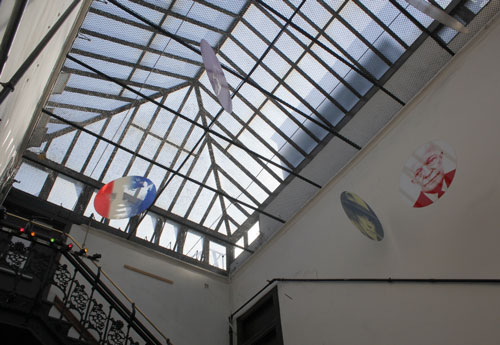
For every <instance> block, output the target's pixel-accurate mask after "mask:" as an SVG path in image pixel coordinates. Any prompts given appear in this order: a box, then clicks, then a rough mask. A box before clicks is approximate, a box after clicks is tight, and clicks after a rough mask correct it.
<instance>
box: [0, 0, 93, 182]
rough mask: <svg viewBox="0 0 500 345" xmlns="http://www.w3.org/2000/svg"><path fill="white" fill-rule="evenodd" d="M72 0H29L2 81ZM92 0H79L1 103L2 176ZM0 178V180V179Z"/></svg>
mask: <svg viewBox="0 0 500 345" xmlns="http://www.w3.org/2000/svg"><path fill="white" fill-rule="evenodd" d="M71 3H72V0H50V1H47V0H30V1H29V2H28V4H27V6H26V8H25V11H24V13H23V17H22V19H21V22H20V24H19V27H18V31H17V32H16V36H15V38H14V41H13V43H12V46H11V49H10V53H9V58H8V60H7V62H6V64H5V66H4V69H3V71H2V75H1V76H0V81H1V82H7V81H9V80H10V78H11V77H12V76H13V75H14V73H15V72H16V71H17V70H18V68H19V67H20V66H21V64H22V63H23V62H24V61H25V60H26V58H27V57H28V56H29V55H30V54H31V52H32V51H33V50H34V49H35V47H36V46H37V45H38V43H39V42H40V41H41V40H42V39H43V37H44V36H45V35H46V33H47V32H48V31H49V30H50V28H51V27H52V26H53V25H54V24H55V22H56V21H57V19H58V18H59V17H60V16H61V15H62V14H63V12H64V11H65V10H66V8H68V7H69V5H70V4H71ZM88 3H89V1H80V3H79V4H78V5H77V6H76V8H75V9H74V10H73V12H72V13H71V14H70V16H69V17H68V18H67V19H66V21H65V22H64V24H63V25H62V26H61V27H60V28H59V30H58V31H57V33H56V34H55V35H54V37H52V39H51V40H50V42H49V43H48V44H47V46H46V47H45V49H44V50H43V51H42V53H41V54H40V55H39V56H38V58H37V59H36V60H35V62H34V63H33V64H32V65H31V67H30V68H29V69H28V71H26V73H25V74H24V76H23V78H22V79H21V80H20V81H19V83H18V84H17V86H16V87H15V90H14V92H11V93H10V94H9V96H7V98H6V100H5V101H4V102H3V103H2V104H1V105H0V118H1V120H2V122H1V124H2V125H1V126H0V138H1V140H0V176H2V175H3V174H4V172H5V169H6V168H7V167H9V168H11V166H9V162H11V161H12V160H13V159H15V158H16V157H17V155H18V154H19V153H20V152H21V151H22V149H21V145H22V144H23V141H24V140H26V139H27V137H26V135H27V134H29V128H30V124H31V122H32V119H33V118H34V116H35V115H36V114H35V109H36V107H37V105H38V102H39V100H40V98H41V97H42V94H43V92H44V90H45V88H46V86H47V84H48V82H49V81H50V76H51V74H52V72H53V70H54V68H55V67H56V65H57V63H58V60H59V56H60V55H61V51H62V49H63V46H64V45H65V43H66V41H67V39H68V37H69V34H70V32H71V30H72V28H73V25H74V24H75V21H76V19H77V16H78V14H79V11H80V10H81V9H82V7H84V6H86V5H88ZM0 180H1V179H0Z"/></svg>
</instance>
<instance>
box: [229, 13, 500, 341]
mask: <svg viewBox="0 0 500 345" xmlns="http://www.w3.org/2000/svg"><path fill="white" fill-rule="evenodd" d="M498 37H500V19H499V18H498V16H497V18H496V19H495V20H494V21H493V22H492V23H491V24H490V25H489V26H487V27H486V29H485V30H484V31H483V32H482V33H480V34H479V35H478V36H477V37H475V38H474V39H473V40H472V42H471V44H469V45H468V46H467V47H466V48H464V50H463V51H461V52H460V53H459V54H457V55H456V56H455V58H454V59H453V60H452V62H451V63H450V64H449V65H447V67H446V68H445V69H444V70H442V71H441V73H440V74H439V75H438V77H437V78H435V79H434V80H433V81H432V82H431V83H430V84H429V85H428V86H427V87H426V88H425V89H424V91H423V92H422V93H420V94H419V95H418V96H417V97H415V98H414V99H413V100H412V102H410V103H409V104H408V105H407V106H406V107H405V109H403V111H402V112H401V113H400V114H399V115H398V117H397V118H396V119H395V121H394V122H392V123H391V124H390V125H389V126H388V127H387V128H386V129H385V130H384V131H383V132H382V133H380V135H379V136H377V138H376V139H374V140H373V141H372V142H371V143H370V144H369V145H368V146H366V147H365V148H364V150H363V151H362V152H361V153H360V154H359V155H358V157H357V158H356V159H355V160H353V161H352V162H351V163H350V164H349V165H348V166H347V167H346V168H345V169H344V170H343V171H342V172H341V173H340V174H339V175H338V176H337V177H336V178H334V179H333V180H332V181H331V182H330V183H329V184H328V185H327V186H325V187H324V188H323V189H322V191H321V192H320V193H319V194H318V195H317V196H316V197H315V198H314V199H313V200H312V201H311V202H310V203H309V204H308V206H307V207H306V208H304V209H303V210H302V211H301V212H300V213H299V214H298V215H297V216H296V217H295V218H294V219H292V221H290V222H289V223H288V224H287V225H285V227H284V229H283V230H282V231H281V232H280V233H279V234H278V235H277V236H275V237H274V238H273V239H272V240H271V241H270V242H269V243H268V244H267V245H265V246H264V247H263V248H261V249H260V250H259V251H258V252H257V253H256V254H254V255H253V257H251V258H250V259H249V261H248V262H247V263H246V264H245V265H244V266H243V267H242V268H241V269H240V270H238V271H237V272H236V273H235V274H234V276H233V277H232V287H231V291H232V304H233V309H235V308H237V307H238V306H239V305H241V304H242V303H243V302H244V301H245V300H246V299H247V298H249V297H250V296H252V295H253V294H254V293H255V292H257V291H258V290H259V289H260V288H261V287H262V286H264V285H265V283H266V280H268V279H272V278H276V277H282V278H317V277H320V278H321V277H323V278H325V277H331V278H344V277H345V278H387V277H392V278H496V277H498V272H499V268H498V262H499V261H500V251H499V250H498V243H500V231H499V228H498V221H497V214H498V200H499V199H500V181H499V176H500V153H499V152H498V147H499V144H500V113H499V110H498V109H500V97H499V96H498V95H499V92H498V91H499V90H500V71H499V69H498V61H500V41H499V39H498ZM348 126H349V125H348ZM348 126H347V127H348ZM434 139H441V140H444V141H446V142H448V143H449V144H451V146H452V147H453V148H454V150H455V153H456V155H457V160H458V163H457V173H456V176H455V180H454V182H453V184H452V185H451V187H450V189H449V190H448V191H447V193H446V194H445V195H444V196H443V197H442V198H441V199H440V200H439V201H438V202H437V203H435V204H433V205H431V206H428V207H425V208H421V209H416V208H412V207H411V206H410V205H408V204H407V203H406V202H405V201H404V200H403V198H402V197H401V195H400V192H399V178H400V174H401V170H402V168H403V166H404V164H405V162H406V160H407V158H408V157H409V156H410V155H411V153H412V152H413V151H414V150H415V149H416V148H418V147H419V146H420V145H422V144H424V143H426V142H428V141H430V140H434ZM343 191H351V192H354V193H356V194H358V195H359V196H361V197H362V198H363V199H364V200H365V201H367V202H368V203H369V204H370V205H371V207H372V208H373V209H374V211H375V212H376V213H377V215H378V217H379V219H380V220H381V222H382V224H383V226H384V230H385V238H384V240H383V241H382V242H375V241H371V240H369V239H367V238H366V237H364V236H363V235H362V234H361V233H360V232H359V231H358V230H357V229H355V228H354V226H353V225H352V224H351V222H350V221H349V219H348V218H347V217H346V216H345V214H344V212H343V210H342V207H341V205H340V194H341V193H342V192H343ZM284 293H287V294H288V295H290V296H291V297H292V298H293V300H292V299H290V298H288V297H287V296H285V295H284ZM280 301H281V302H282V304H283V305H282V307H283V313H282V326H283V331H284V334H285V343H286V344H287V345H293V344H305V343H310V344H337V343H338V344H351V343H352V344H398V343H404V344H423V343H440V344H448V343H450V344H452V343H453V344H465V343H471V342H472V339H474V340H475V343H481V344H493V343H496V342H497V339H498V338H499V336H500V330H499V329H498V327H496V324H495V323H494V321H493V320H494V316H493V315H494V313H497V311H498V304H499V303H500V286H499V287H495V286H469V285H467V286H465V285H464V286H458V285H457V286H448V285H447V286H444V287H441V286H435V285H430V286H424V285H422V286H420V285H419V286H417V285H397V286H396V285H394V286H389V285H381V286H366V285H356V286H355V285H335V286H334V285H307V286H302V285H301V286H298V285H293V284H286V285H281V286H280ZM476 303H477V305H476ZM371 320H373V322H372V323H370V322H371ZM464 333H467V336H465V335H464ZM353 334H355V336H353Z"/></svg>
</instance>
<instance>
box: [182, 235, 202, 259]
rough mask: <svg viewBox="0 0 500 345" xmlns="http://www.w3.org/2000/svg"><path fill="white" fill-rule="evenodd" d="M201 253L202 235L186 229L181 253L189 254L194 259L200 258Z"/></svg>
mask: <svg viewBox="0 0 500 345" xmlns="http://www.w3.org/2000/svg"><path fill="white" fill-rule="evenodd" d="M202 253H203V237H201V236H200V235H196V234H195V233H193V232H191V231H188V233H187V234H186V240H185V242H184V250H183V251H182V254H184V255H187V256H190V257H192V258H194V259H196V260H201V255H202Z"/></svg>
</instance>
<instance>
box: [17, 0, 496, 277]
mask: <svg viewBox="0 0 500 345" xmlns="http://www.w3.org/2000/svg"><path fill="white" fill-rule="evenodd" d="M437 3H438V5H439V6H441V7H442V8H444V9H447V10H451V8H448V6H450V4H451V3H452V1H451V0H441V1H437ZM454 3H455V4H456V2H454ZM485 3H486V2H485V1H480V2H479V3H478V2H470V1H469V2H467V4H465V6H466V7H467V8H469V9H470V10H471V11H474V14H476V13H478V12H479V10H480V9H481V8H482V7H483V6H484V4H485ZM134 13H135V14H134ZM436 27H438V25H437V24H435V23H433V21H432V20H431V19H430V18H428V17H426V16H425V15H423V14H422V13H420V12H419V11H418V10H416V9H414V8H412V7H411V6H410V5H409V4H408V3H406V2H405V1H403V0H335V1H323V0H305V1H264V0H256V1H243V0H238V1H236V0H232V1H212V0H210V1H208V0H196V1H191V0H187V1H185V0H184V1H180V0H174V1H155V0H147V1H140V0H119V1H118V2H117V1H115V0H108V1H94V2H93V3H92V5H91V7H90V10H89V12H88V14H87V17H86V19H85V21H84V22H83V25H82V27H81V29H80V31H79V34H78V36H77V38H76V39H75V41H74V43H73V46H72V49H71V51H70V53H69V57H68V58H67V59H66V62H65V63H64V66H63V68H62V71H61V73H63V74H64V81H65V85H64V83H62V82H60V83H59V84H60V85H59V84H58V88H59V90H55V91H54V92H53V94H52V95H51V96H50V98H49V100H48V102H47V103H46V104H45V109H46V111H48V112H49V113H50V114H55V115H58V116H61V117H62V118H63V119H66V120H69V121H71V122H72V123H74V124H76V125H77V126H80V127H83V128H85V129H86V130H88V131H90V132H92V133H94V134H96V135H97V136H98V137H96V136H93V135H91V134H89V133H85V132H83V131H81V130H79V129H78V128H75V127H74V126H72V125H69V124H67V123H64V122H62V121H61V120H58V119H56V118H55V117H53V116H49V117H50V119H49V122H48V124H47V134H46V136H45V138H44V142H43V144H42V146H40V147H39V148H36V153H30V154H29V157H30V160H31V161H34V162H36V163H37V164H38V165H39V166H40V167H41V168H40V167H38V166H37V167H35V166H33V165H30V164H28V163H26V162H25V163H23V165H22V166H21V169H20V170H19V173H18V176H17V177H16V178H17V179H18V180H20V181H21V183H20V184H19V185H17V186H16V187H17V188H19V189H21V190H24V191H26V192H28V193H30V194H33V195H35V196H40V197H41V198H45V199H48V200H49V201H52V202H55V203H56V204H63V207H66V208H69V209H75V210H76V209H78V210H84V211H83V214H84V215H85V216H87V217H89V216H90V215H91V214H92V213H93V214H94V216H95V219H96V221H101V217H100V216H99V215H98V214H97V213H96V212H95V210H94V208H93V200H94V198H95V194H96V191H97V190H98V188H100V187H101V186H102V185H104V184H106V183H108V182H110V181H112V180H114V179H117V178H120V177H122V176H126V175H140V176H145V177H148V178H149V179H151V180H152V181H153V182H154V184H155V185H156V188H157V190H158V198H157V200H156V201H155V203H154V206H153V207H152V208H151V209H150V211H151V212H150V213H148V214H147V215H145V218H144V217H139V218H136V219H134V220H133V221H131V222H130V224H129V223H128V220H111V221H109V220H105V219H102V222H103V223H104V224H106V225H109V226H111V227H113V228H115V229H120V230H121V231H128V232H129V233H131V234H133V235H134V236H136V237H138V238H141V239H145V240H147V241H149V242H151V243H152V244H154V245H157V246H159V247H161V248H162V250H163V251H165V249H166V250H168V251H172V252H173V253H175V256H176V257H181V258H183V257H186V258H187V259H188V261H190V262H193V260H189V258H192V259H195V260H196V261H199V262H200V264H205V265H206V266H207V267H215V268H217V269H220V270H227V268H228V266H229V265H230V264H231V261H232V260H234V258H236V257H237V256H239V255H240V253H241V252H242V251H245V249H248V248H247V247H248V246H250V245H251V244H252V243H255V240H256V239H257V238H258V236H259V234H260V232H259V224H261V222H260V220H261V217H272V218H273V219H275V220H277V221H280V222H285V221H286V220H287V219H281V217H279V215H276V214H268V213H266V211H265V206H266V205H268V204H269V203H270V202H272V201H273V200H274V199H275V198H276V196H277V194H278V193H279V192H280V191H281V190H282V189H283V187H284V186H286V185H287V184H289V183H290V182H291V181H292V180H293V179H294V178H301V179H303V177H302V176H298V177H297V176H296V175H300V173H301V171H302V169H303V168H304V166H305V165H306V163H307V162H308V161H310V160H311V159H312V158H313V157H314V156H315V155H316V154H317V153H318V152H319V150H320V149H321V147H323V146H324V145H325V144H326V143H327V142H328V141H329V140H330V139H331V138H332V137H333V136H334V133H336V132H338V131H340V130H341V129H342V128H343V126H345V125H346V124H347V123H348V121H349V120H350V119H351V118H352V117H353V116H354V115H355V114H356V112H357V111H359V109H360V107H361V106H362V105H363V104H365V103H366V102H367V101H368V99H369V98H370V97H371V96H372V95H373V94H374V93H375V92H376V91H377V90H378V92H385V93H387V94H388V95H389V98H390V101H391V102H395V103H397V104H398V106H399V107H402V105H403V104H404V102H402V101H401V100H399V99H398V98H397V97H396V96H395V95H394V94H392V93H391V92H390V91H388V90H381V87H382V86H383V84H384V83H385V81H386V79H387V76H389V75H390V74H391V73H393V72H394V71H395V70H396V69H397V68H398V67H399V66H400V65H401V63H402V62H403V60H404V59H406V58H407V56H408V55H409V54H410V53H411V52H413V51H414V50H415V49H416V48H417V45H418V44H420V43H421V41H422V40H420V41H419V38H420V37H424V36H425V35H427V33H425V32H424V31H425V30H427V29H430V30H437V29H436ZM439 30H441V31H439ZM439 30H437V31H436V32H438V31H439V35H438V34H435V35H434V36H435V37H434V38H433V39H441V40H444V41H446V43H448V42H450V41H451V39H452V38H453V37H455V35H456V32H454V31H453V30H452V29H447V28H443V27H439ZM439 37H441V38H439ZM202 39H205V40H206V41H208V42H209V44H210V45H211V46H212V47H213V48H214V50H215V52H216V54H217V57H218V59H219V61H220V62H221V64H222V65H223V67H224V69H225V71H224V74H225V77H226V79H227V82H228V84H229V88H230V93H231V95H232V104H233V112H232V113H231V114H229V113H227V112H225V111H224V110H223V109H222V107H221V105H220V104H219V103H218V100H217V97H216V95H215V94H214V92H213V90H212V87H211V85H210V82H209V80H208V77H207V73H206V71H205V69H204V67H203V62H202V58H201V55H200V54H199V53H198V51H199V44H200V41H201V40H202ZM441 43H442V44H446V43H445V42H441ZM60 79H61V80H63V78H60ZM124 86H126V87H124ZM127 88H128V89H127ZM135 92H139V93H140V95H138V94H136V93H135ZM50 114H49V115H50ZM103 138H105V139H108V140H111V141H112V142H113V143H115V144H117V145H119V146H121V147H122V148H119V147H117V146H115V145H113V144H110V143H108V142H105V141H104V140H102V139H103ZM341 140H342V141H343V142H344V144H345V145H346V148H347V147H348V146H349V148H352V147H354V148H356V150H358V149H359V148H360V147H359V146H358V145H357V144H356V143H352V142H350V141H349V138H341ZM127 150H131V151H133V152H134V153H131V152H127ZM332 159H334V157H333V158H332ZM47 162H50V164H53V163H55V164H58V165H60V166H62V167H63V168H64V169H63V172H64V174H67V175H68V176H65V175H64V174H63V173H62V172H59V173H58V176H57V178H55V179H52V180H50V181H49V183H52V184H53V185H51V186H46V187H45V188H44V190H47V191H50V190H52V191H53V192H52V193H50V194H48V192H44V193H42V194H40V193H41V191H42V187H40V186H41V185H42V184H44V183H45V181H46V179H47V175H48V171H50V166H51V165H50V164H47ZM70 175H71V176H70ZM30 176H34V177H33V180H30ZM34 181H36V183H35V182H34ZM303 181H305V180H304V179H303ZM305 183H307V184H309V185H312V186H314V187H313V188H316V189H317V188H318V187H320V186H319V184H318V183H317V182H316V181H305ZM49 187H50V188H49ZM61 188H63V189H64V190H68V191H71V193H69V192H68V193H62V194H64V195H65V196H64V197H63V196H61V195H60V194H59V192H58V191H59V190H61ZM61 198H63V199H61ZM77 205H80V207H77ZM142 218H144V219H142ZM243 248H245V249H243ZM246 251H248V250H246Z"/></svg>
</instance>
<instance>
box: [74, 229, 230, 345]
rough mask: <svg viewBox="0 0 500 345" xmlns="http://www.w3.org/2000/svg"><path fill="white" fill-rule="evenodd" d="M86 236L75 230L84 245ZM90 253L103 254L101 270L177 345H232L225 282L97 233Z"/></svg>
mask: <svg viewBox="0 0 500 345" xmlns="http://www.w3.org/2000/svg"><path fill="white" fill-rule="evenodd" d="M85 232H86V227H82V226H78V225H74V226H73V227H72V230H71V234H72V235H73V236H74V237H75V239H76V240H77V241H78V242H79V243H80V244H82V243H83V239H84V236H85ZM86 247H87V248H88V249H89V254H93V253H100V254H102V258H101V259H100V260H99V263H100V265H101V266H102V269H103V270H104V271H105V272H106V273H107V274H108V275H109V276H110V277H111V278H112V279H113V280H114V281H115V282H116V283H117V284H118V286H119V287H120V288H121V289H122V290H123V291H124V292H125V293H126V294H127V295H128V296H129V297H130V298H131V299H132V300H133V301H134V302H135V303H136V305H137V306H138V307H139V308H141V309H142V310H143V311H144V312H145V313H146V315H148V317H149V318H150V319H151V320H152V321H153V322H154V323H155V324H156V325H157V326H158V327H159V328H160V330H161V331H162V332H163V333H164V334H165V335H166V336H167V337H168V338H170V340H171V342H172V343H173V344H174V345H194V344H204V345H223V344H227V343H228V342H229V339H228V335H227V334H228V324H227V316H228V315H229V310H230V309H229V284H228V281H227V279H226V278H222V277H220V276H216V275H215V274H212V273H208V272H205V271H201V270H200V269H198V268H194V267H192V266H189V265H188V264H185V263H181V262H178V261H176V260H174V259H172V258H169V257H168V256H166V255H162V254H159V253H155V252H153V251H151V250H149V249H147V248H144V247H142V246H140V245H137V244H134V243H132V242H129V241H126V240H124V239H121V238H118V237H116V236H113V235H110V234H107V233H104V232H102V231H99V230H91V231H90V232H89V235H88V237H87V241H86ZM124 264H127V265H129V266H133V267H136V268H139V269H142V270H144V271H147V272H149V273H153V274H156V275H158V276H161V277H164V278H167V279H169V280H171V281H173V284H168V283H165V282H162V281H159V280H156V279H153V278H150V277H147V276H144V275H141V274H139V273H136V272H134V271H131V270H128V269H125V268H124V267H123V265H124ZM160 340H161V339H160Z"/></svg>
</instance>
